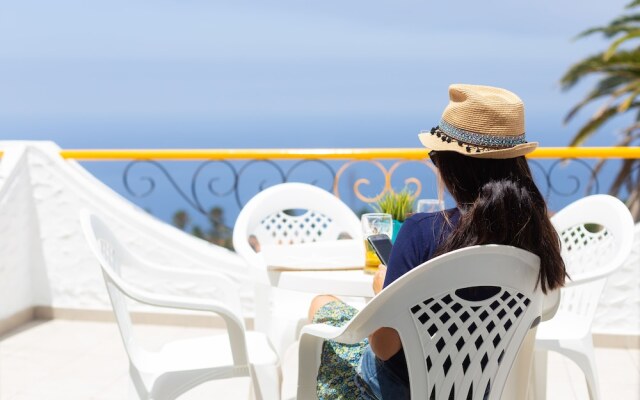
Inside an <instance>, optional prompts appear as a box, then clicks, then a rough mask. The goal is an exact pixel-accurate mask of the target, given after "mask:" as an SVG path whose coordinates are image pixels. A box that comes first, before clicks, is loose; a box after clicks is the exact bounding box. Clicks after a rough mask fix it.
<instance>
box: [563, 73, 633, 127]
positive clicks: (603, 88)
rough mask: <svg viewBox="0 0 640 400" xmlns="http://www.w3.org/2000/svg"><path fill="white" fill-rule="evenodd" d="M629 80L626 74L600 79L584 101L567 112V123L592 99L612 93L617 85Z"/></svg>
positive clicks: (565, 120) (565, 121)
mask: <svg viewBox="0 0 640 400" xmlns="http://www.w3.org/2000/svg"><path fill="white" fill-rule="evenodd" d="M627 82H629V78H628V77H626V76H617V75H614V76H609V77H606V78H603V79H602V80H600V82H598V84H597V86H596V87H595V88H594V89H593V90H592V91H591V92H589V94H587V96H586V97H585V98H584V99H583V100H582V101H580V102H579V103H578V104H576V105H575V106H574V107H573V108H572V109H571V110H570V111H569V112H568V113H567V116H566V117H565V118H564V123H565V124H566V123H568V122H569V121H570V120H571V119H572V118H573V117H574V116H575V115H576V114H577V113H578V111H580V110H581V109H582V108H583V107H584V106H585V105H587V104H589V103H591V102H592V101H594V100H596V99H598V98H600V97H604V96H609V95H611V94H612V93H613V92H614V91H615V90H616V88H617V87H619V86H621V85H623V84H625V83H627Z"/></svg>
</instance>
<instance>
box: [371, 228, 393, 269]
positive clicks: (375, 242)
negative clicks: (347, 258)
mask: <svg viewBox="0 0 640 400" xmlns="http://www.w3.org/2000/svg"><path fill="white" fill-rule="evenodd" d="M367 241H368V242H369V244H370V245H371V247H373V250H374V251H375V252H376V255H377V256H378V258H379V259H380V261H381V262H382V263H383V264H384V265H389V256H390V255H391V247H393V244H392V243H391V239H389V236H387V235H385V234H384V233H383V234H379V235H371V236H368V237H367Z"/></svg>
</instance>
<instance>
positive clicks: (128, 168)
mask: <svg viewBox="0 0 640 400" xmlns="http://www.w3.org/2000/svg"><path fill="white" fill-rule="evenodd" d="M142 164H147V165H151V166H153V167H155V168H156V169H157V170H159V171H160V172H161V173H162V174H163V175H164V176H165V178H167V181H168V182H169V184H171V186H172V187H173V188H174V189H175V190H176V192H177V193H178V195H179V196H180V197H182V199H183V200H184V201H186V202H187V203H188V204H189V205H190V206H191V207H192V208H194V209H196V210H198V212H201V213H204V214H206V212H205V211H204V210H203V209H202V207H201V206H200V205H199V204H198V203H197V202H196V201H194V200H192V199H191V198H190V197H189V196H188V195H187V194H186V193H185V192H184V191H183V190H182V189H181V188H180V186H179V185H178V184H177V183H176V181H175V179H173V176H171V174H170V173H169V171H167V169H166V168H165V167H164V166H163V165H162V164H160V163H159V162H157V161H154V160H135V161H132V162H130V163H129V164H128V165H127V166H126V167H125V169H124V173H123V178H122V180H123V184H124V187H125V189H126V191H127V192H128V193H129V194H130V195H132V196H134V197H138V198H143V197H147V196H149V195H150V194H151V193H153V191H154V190H155V188H156V181H155V180H154V179H153V178H152V177H150V176H142V177H140V178H139V179H140V181H142V182H146V183H147V184H148V188H147V190H144V191H142V192H138V191H135V190H133V188H132V186H131V182H130V181H131V177H130V175H131V173H132V170H133V168H134V167H136V166H138V165H142Z"/></svg>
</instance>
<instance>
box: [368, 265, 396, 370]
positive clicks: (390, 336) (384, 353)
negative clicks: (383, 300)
mask: <svg viewBox="0 0 640 400" xmlns="http://www.w3.org/2000/svg"><path fill="white" fill-rule="evenodd" d="M386 273H387V267H386V266H385V265H382V264H381V265H380V266H379V267H378V271H377V272H376V274H375V276H374V277H373V292H374V293H375V294H376V295H377V294H378V293H380V291H381V290H382V286H383V284H384V278H385V275H386ZM369 345H370V346H371V350H372V351H373V353H374V354H375V355H376V357H378V358H379V359H381V360H383V361H387V360H388V359H390V358H391V357H392V356H393V355H394V354H396V353H397V352H398V351H400V349H401V348H402V342H400V336H399V335H398V332H396V330H395V329H393V328H380V329H378V330H377V331H375V332H373V333H372V334H371V335H369Z"/></svg>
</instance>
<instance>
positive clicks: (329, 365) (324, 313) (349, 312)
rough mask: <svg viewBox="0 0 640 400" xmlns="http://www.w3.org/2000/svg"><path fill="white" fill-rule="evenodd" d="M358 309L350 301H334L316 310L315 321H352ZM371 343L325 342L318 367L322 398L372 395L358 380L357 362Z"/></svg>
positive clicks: (345, 399) (347, 399)
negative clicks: (367, 393) (366, 391)
mask: <svg viewBox="0 0 640 400" xmlns="http://www.w3.org/2000/svg"><path fill="white" fill-rule="evenodd" d="M357 313H358V310H357V309H355V308H353V307H351V306H350V305H348V304H345V303H343V302H341V301H332V302H330V303H327V304H325V305H324V306H322V307H321V308H320V309H319V310H318V311H317V312H316V314H315V315H314V317H313V322H314V323H324V324H328V325H332V326H338V327H339V326H342V325H344V324H346V323H347V322H349V320H351V318H353V317H354V316H355V315H356V314H357ZM368 344H369V341H368V340H367V339H365V340H363V341H361V342H359V343H356V344H342V343H336V342H334V341H332V340H327V341H325V342H324V344H323V345H322V359H321V362H320V369H319V370H318V399H319V400H356V399H363V398H369V397H368V396H366V395H365V394H364V393H363V392H362V390H363V389H362V387H361V386H359V385H357V384H356V379H357V375H358V373H357V369H358V365H359V364H360V359H361V358H362V354H363V352H364V350H365V348H366V347H367V345H368ZM359 383H360V382H359Z"/></svg>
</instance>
